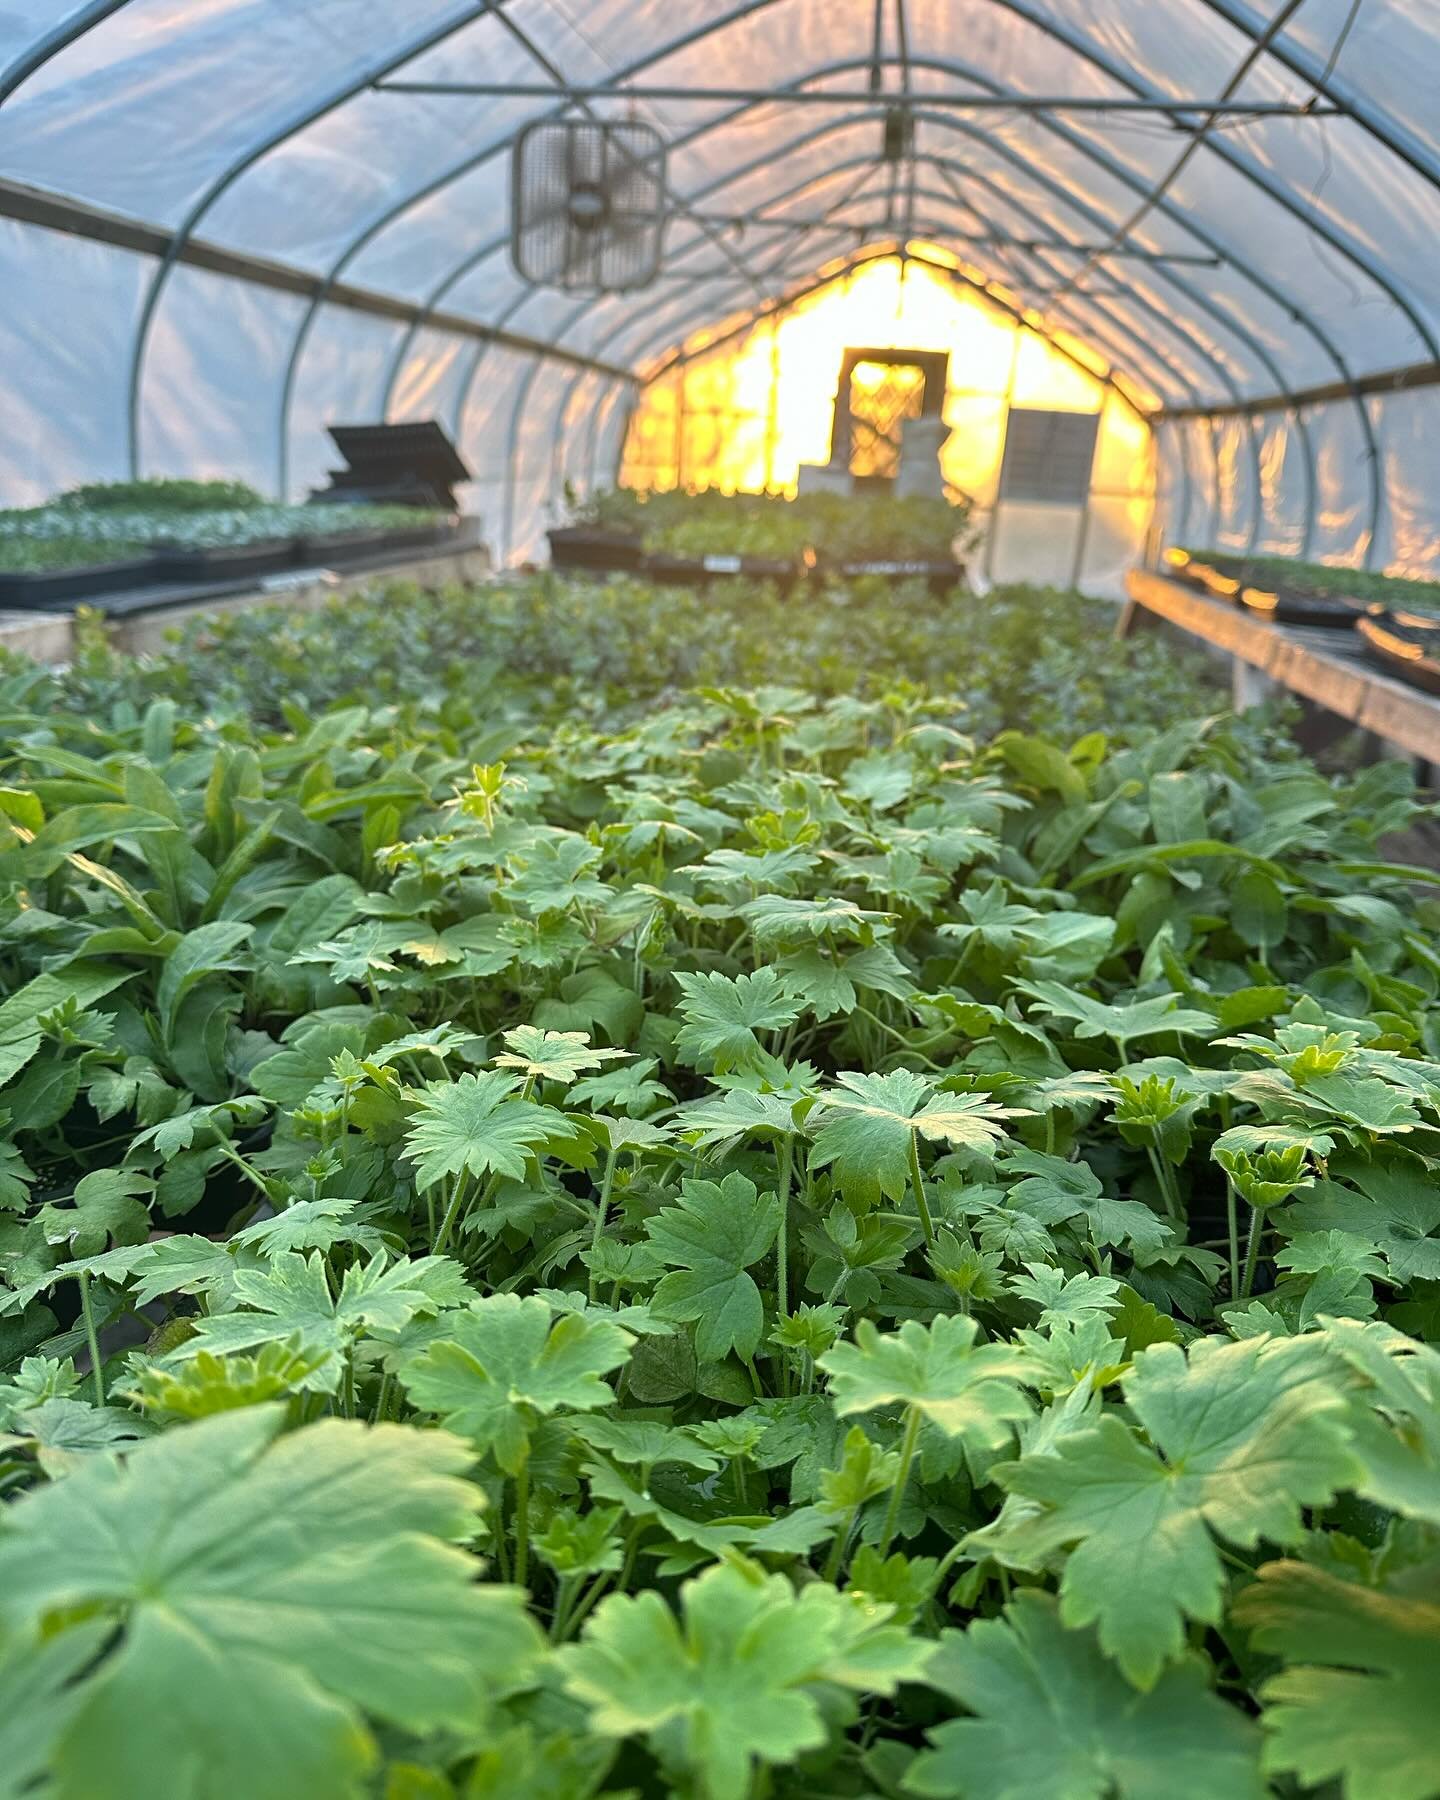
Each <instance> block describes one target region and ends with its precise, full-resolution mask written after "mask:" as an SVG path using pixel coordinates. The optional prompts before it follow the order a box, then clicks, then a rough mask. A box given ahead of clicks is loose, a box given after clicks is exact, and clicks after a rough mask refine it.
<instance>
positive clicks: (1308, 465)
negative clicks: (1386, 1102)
mask: <svg viewBox="0 0 1440 1800" xmlns="http://www.w3.org/2000/svg"><path fill="white" fill-rule="evenodd" d="M976 135H980V134H979V133H976ZM857 160H859V159H857ZM918 160H923V161H926V162H935V163H936V164H937V166H938V167H940V168H941V169H942V171H943V169H944V167H945V166H946V165H944V164H942V163H940V162H939V160H938V159H937V158H934V157H930V156H927V157H924V158H921V159H918ZM844 167H845V165H844V164H841V165H837V166H835V167H832V168H831V169H829V170H826V171H825V172H824V174H823V175H822V176H818V177H817V176H811V177H809V178H808V179H807V181H806V182H805V183H802V184H801V187H800V189H798V190H796V191H795V192H798V191H803V190H804V188H806V187H812V186H815V185H818V183H819V181H821V180H824V179H829V178H830V177H831V176H833V175H834V174H836V173H838V172H839V171H840V170H841V169H843V168H844ZM965 172H966V173H967V175H968V176H969V177H970V178H971V179H974V180H980V181H982V182H983V184H984V185H985V187H986V190H987V192H990V193H995V194H997V195H998V196H999V198H1000V199H1001V202H1002V204H1004V205H1006V206H1008V207H1010V208H1012V209H1013V210H1014V211H1015V212H1017V213H1018V214H1019V215H1020V216H1021V217H1023V218H1026V219H1029V220H1032V221H1034V222H1036V223H1039V224H1040V225H1042V227H1044V228H1045V229H1047V230H1050V229H1053V227H1052V226H1050V225H1049V223H1048V221H1045V220H1043V219H1042V218H1040V216H1039V215H1037V214H1035V213H1033V212H1032V211H1031V210H1030V209H1029V208H1028V207H1027V206H1026V205H1025V204H1024V203H1023V202H1022V201H1020V200H1018V199H1016V198H1015V197H1013V196H1011V195H1009V194H1007V193H1005V192H1004V190H1000V189H997V188H995V187H994V185H993V183H991V182H989V181H988V179H986V178H984V177H981V176H979V175H977V174H976V173H975V172H974V171H970V170H967V171H965ZM795 192H792V193H790V194H788V195H786V196H783V197H781V198H777V199H776V200H774V201H773V202H771V204H777V205H778V204H783V203H784V200H785V199H791V198H794V197H795ZM942 198H948V197H942ZM960 204H962V205H967V206H968V210H969V211H971V212H973V213H974V214H975V215H976V216H977V217H980V218H982V219H984V218H985V215H984V214H983V213H982V212H981V211H980V209H979V208H977V207H975V206H974V205H973V204H969V203H966V202H964V201H963V200H962V201H961V202H960ZM920 260H924V259H920ZM851 266H854V263H853V261H852V264H851ZM932 266H933V265H932ZM836 278H838V276H837V275H831V276H829V277H827V278H826V280H827V281H828V280H831V279H836ZM1007 279H1008V277H1007ZM820 285H823V283H822V284H820ZM971 285H975V284H971ZM1180 285H1181V286H1182V288H1183V287H1185V286H1186V284H1184V283H1181V284H1180ZM982 291H983V290H982ZM990 297H991V298H992V300H993V299H994V296H990ZM1084 298H1087V299H1090V300H1091V301H1092V302H1093V300H1094V296H1084ZM1195 298H1196V299H1203V297H1202V296H1199V295H1197V296H1195ZM1130 301H1131V303H1132V304H1134V305H1137V306H1139V307H1140V308H1141V310H1142V311H1144V312H1146V313H1147V314H1149V315H1150V316H1151V317H1152V318H1154V319H1155V320H1156V321H1158V322H1159V323H1160V324H1161V325H1162V326H1163V327H1164V328H1165V329H1166V330H1168V331H1172V332H1174V331H1176V329H1177V328H1176V326H1175V325H1174V323H1173V321H1172V320H1170V318H1169V317H1168V315H1167V314H1166V313H1165V312H1164V310H1163V309H1162V308H1160V307H1157V306H1156V305H1155V304H1154V303H1153V302H1151V301H1148V300H1146V299H1145V297H1144V296H1143V295H1141V294H1138V293H1132V294H1131V295H1130ZM792 304H793V302H792ZM1098 310H1100V311H1101V312H1102V314H1103V316H1104V317H1105V318H1106V319H1107V320H1108V321H1109V322H1110V323H1111V324H1113V325H1114V326H1115V327H1116V329H1117V330H1118V331H1119V332H1120V334H1121V339H1122V342H1127V343H1128V342H1130V341H1131V340H1133V339H1134V337H1135V335H1136V334H1135V333H1134V331H1133V328H1132V327H1131V325H1130V324H1129V322H1128V321H1123V320H1120V319H1117V318H1116V317H1115V315H1114V314H1113V313H1112V312H1111V311H1110V309H1109V308H1107V307H1103V306H1102V307H1099V308H1098ZM1207 310H1210V311H1213V312H1215V316H1216V318H1217V320H1218V322H1219V323H1220V324H1221V326H1222V327H1228V328H1230V329H1232V330H1235V331H1236V335H1237V336H1239V337H1240V338H1241V340H1242V341H1245V342H1247V343H1248V347H1249V348H1250V349H1251V350H1252V351H1253V353H1254V354H1255V355H1256V357H1257V359H1258V360H1259V362H1260V363H1261V365H1262V366H1263V367H1266V368H1268V370H1269V372H1270V374H1271V376H1272V378H1273V379H1275V380H1276V381H1277V383H1279V384H1280V385H1281V386H1282V387H1283V377H1282V376H1281V374H1280V371H1279V369H1278V367H1277V366H1276V365H1275V363H1274V361H1273V359H1272V358H1271V357H1270V355H1269V353H1268V352H1267V351H1266V350H1265V348H1264V346H1263V345H1261V344H1259V343H1258V342H1256V341H1255V340H1253V339H1249V337H1248V334H1247V333H1244V332H1242V331H1239V330H1237V329H1236V328H1235V327H1233V326H1231V325H1230V322H1229V320H1228V317H1227V315H1225V314H1224V313H1222V312H1219V311H1218V310H1216V309H1214V308H1213V307H1207ZM697 316H698V317H703V316H704V315H703V313H700V314H699V315H697ZM759 316H760V315H758V314H757V315H754V317H753V318H752V320H751V321H750V322H748V323H747V325H746V327H745V329H750V328H751V326H752V325H753V324H754V323H757V322H758V319H759ZM1012 316H1013V313H1012ZM1076 323H1077V328H1078V330H1079V333H1080V335H1081V336H1082V337H1086V338H1089V339H1090V340H1091V341H1094V342H1097V343H1098V344H1100V345H1101V346H1102V347H1103V348H1104V349H1105V350H1106V353H1107V354H1108V355H1110V356H1112V357H1113V356H1114V354H1115V352H1114V347H1113V345H1112V344H1111V343H1110V342H1109V341H1108V333H1102V332H1100V331H1097V329H1096V328H1095V326H1094V324H1093V322H1092V321H1089V320H1087V319H1085V318H1083V317H1082V318H1081V319H1079V320H1077V321H1076ZM621 329H622V330H623V329H624V327H622V328H621ZM671 329H672V327H671V326H669V325H667V327H666V330H667V332H668V331H670V330H671ZM1031 329H1033V327H1031ZM1041 335H1044V334H1043V333H1042V334H1041ZM613 341H614V339H613V337H612V338H607V339H605V340H604V342H605V344H607V345H609V344H610V343H613ZM706 348H707V349H710V348H713V346H707V347H706ZM1193 348H1194V349H1195V350H1196V351H1197V352H1198V353H1199V354H1200V355H1201V356H1202V358H1203V359H1204V360H1205V361H1206V362H1207V363H1209V364H1210V366H1211V367H1213V368H1214V369H1215V371H1216V373H1217V374H1218V375H1219V377H1220V379H1221V382H1222V384H1223V385H1224V386H1225V387H1226V388H1227V390H1228V391H1229V392H1230V393H1231V394H1232V396H1233V397H1234V400H1235V402H1236V404H1237V405H1238V406H1243V401H1242V400H1241V397H1240V395H1239V392H1238V390H1237V389H1236V387H1235V384H1234V382H1233V381H1232V380H1231V378H1230V375H1229V371H1228V370H1226V369H1225V367H1224V365H1223V364H1222V363H1220V362H1219V361H1218V359H1217V358H1215V357H1214V356H1213V355H1211V354H1210V353H1209V352H1208V351H1206V350H1204V349H1203V347H1201V346H1198V345H1196V346H1193ZM628 354H630V353H629V352H628V351H627V355H628ZM1130 354H1131V355H1132V356H1133V351H1131V352H1130ZM1160 360H1161V361H1162V362H1164V363H1165V364H1166V365H1167V366H1171V365H1169V359H1168V358H1165V357H1161V359H1160ZM659 373H663V370H662V371H657V375H658V374H659ZM1179 378H1180V380H1181V383H1182V385H1183V386H1186V387H1189V385H1190V383H1189V380H1188V377H1185V376H1183V375H1181V376H1180V377H1179ZM574 385H575V383H574V381H573V380H572V382H571V385H570V391H573V389H574ZM1192 391H1193V390H1192ZM1122 397H1123V398H1125V399H1126V400H1127V402H1128V400H1129V397H1128V396H1122ZM1242 416H1243V417H1244V419H1245V426H1244V429H1245V433H1246V441H1247V443H1248V445H1249V448H1250V456H1251V462H1252V465H1253V471H1254V476H1255V495H1256V500H1255V507H1256V510H1255V512H1254V513H1253V515H1252V521H1251V526H1252V529H1251V542H1252V545H1253V543H1254V542H1256V541H1258V537H1259V533H1260V530H1261V528H1262V525H1263V513H1262V512H1261V510H1260V508H1261V506H1262V503H1263V495H1262V486H1261V459H1260V449H1259V443H1258V440H1257V438H1256V435H1255V429H1254V421H1253V419H1251V418H1250V417H1249V415H1248V414H1242ZM1292 416H1293V417H1294V418H1295V421H1296V427H1297V433H1298V435H1299V438H1300V442H1301V450H1302V459H1303V460H1302V467H1303V472H1304V476H1305V484H1306V501H1307V505H1306V521H1307V526H1306V530H1307V547H1308V538H1309V535H1310V527H1311V522H1312V521H1313V516H1314V504H1315V494H1316V472H1315V459H1314V446H1313V444H1312V442H1311V439H1310V434H1309V430H1308V426H1307V424H1306V421H1305V419H1304V416H1303V414H1302V413H1300V412H1299V411H1298V410H1296V411H1295V412H1294V413H1293V415H1292Z"/></svg>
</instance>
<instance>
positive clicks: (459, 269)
mask: <svg viewBox="0 0 1440 1800" xmlns="http://www.w3.org/2000/svg"><path fill="white" fill-rule="evenodd" d="M768 3H774V0H768ZM885 60H886V62H887V63H888V62H892V61H893V60H894V59H893V58H887V59H885ZM871 66H872V59H868V58H866V59H854V58H851V59H848V60H845V61H841V62H835V63H828V64H825V65H823V66H821V67H819V68H816V69H812V70H808V71H807V72H806V73H805V74H803V75H800V76H797V77H796V78H795V79H794V80H793V81H791V82H787V83H785V84H784V85H783V86H782V87H780V88H777V89H775V90H774V92H775V93H788V92H793V91H797V90H799V89H801V88H803V87H804V86H805V85H806V84H807V83H810V82H814V81H824V80H829V79H831V78H833V77H834V76H837V75H844V74H850V73H853V72H855V71H857V70H868V69H869V68H870V67H871ZM911 66H913V67H918V68H927V69H935V70H937V71H940V72H943V73H946V74H950V75H954V76H956V77H957V78H959V79H961V80H964V81H968V82H970V83H971V84H972V85H973V86H977V87H980V88H982V89H985V90H986V91H988V92H990V93H995V94H999V93H1002V92H1004V91H1005V90H1004V89H1003V88H1002V87H1001V85H1000V84H999V83H997V82H995V81H993V80H992V79H991V78H990V77H989V76H988V75H986V74H984V73H982V72H981V71H979V70H976V69H974V68H971V67H970V66H969V65H967V64H965V63H960V62H956V61H954V60H953V59H940V58H933V57H917V58H912V59H911ZM856 98H857V99H860V98H861V96H859V95H857V96H856ZM771 102H772V96H766V97H765V98H763V99H756V100H749V101H744V102H742V103H740V104H739V105H737V106H734V107H732V108H730V109H729V110H728V111H726V112H724V113H721V114H718V115H716V117H714V118H712V119H709V120H706V121H705V122H704V123H702V124H701V125H699V126H696V127H695V128H694V129H692V130H691V131H689V132H686V133H684V134H683V135H682V136H681V137H679V138H677V139H675V140H674V142H673V143H672V144H671V146H670V148H671V149H672V150H677V149H684V148H687V147H688V146H690V145H691V144H693V143H695V142H697V141H698V140H699V139H701V138H703V137H706V136H708V135H709V134H710V133H712V132H714V131H718V130H722V129H724V128H725V127H726V126H727V125H729V124H731V123H733V122H735V121H736V120H738V119H740V118H742V117H743V116H745V115H746V114H748V113H750V112H753V111H755V110H757V109H758V108H761V107H763V106H766V105H769V104H771ZM852 117H853V116H852ZM847 122H848V121H842V122H841V123H847ZM1047 122H1048V121H1047ZM818 135H820V134H819V133H813V134H807V135H802V136H801V137H799V138H798V139H795V140H792V141H791V143H789V144H788V145H786V146H785V148H786V149H787V150H789V149H793V148H797V147H802V146H803V145H804V144H806V143H808V142H810V141H812V139H813V138H814V137H815V136H818ZM1062 135H1063V136H1064V139H1065V141H1066V142H1067V143H1068V144H1070V145H1071V147H1072V148H1076V149H1079V150H1080V152H1081V153H1082V154H1083V155H1087V156H1090V157H1091V158H1092V159H1093V160H1098V157H1099V153H1098V152H1097V151H1096V150H1095V149H1094V147H1092V146H1090V145H1089V144H1088V143H1087V142H1086V141H1085V140H1084V139H1083V138H1079V137H1076V136H1073V135H1072V134H1070V133H1063V134H1062ZM772 160H773V153H771V154H767V155H765V156H763V157H760V158H757V159H755V160H754V161H752V162H751V163H749V164H746V165H744V168H745V172H747V173H748V172H751V171H753V170H755V169H758V168H761V167H763V166H765V164H766V163H768V162H770V161H772ZM714 191H716V184H714V183H711V184H708V185H707V186H705V187H702V188H700V189H698V190H696V192H695V195H694V196H693V197H694V198H704V197H705V196H706V195H708V194H710V193H712V192H714ZM776 204H779V202H778V201H776V200H775V199H773V198H772V199H769V200H767V201H766V202H765V205H766V206H767V207H769V206H773V205H776ZM1094 216H1095V218H1096V219H1097V220H1098V218H1099V215H1098V214H1097V215H1094ZM507 242H508V233H506V234H504V235H503V236H499V237H495V238H492V239H490V240H489V242H488V243H486V244H482V245H481V246H480V247H479V248H478V249H477V250H475V251H472V252H470V253H469V254H468V255H467V256H466V257H465V258H464V259H463V260H462V262H461V263H459V264H457V265H456V266H455V268H453V269H452V270H451V271H449V273H448V274H446V275H445V276H444V277H442V279H441V281H440V283H439V284H438V285H437V286H436V288H435V289H433V290H432V292H431V294H430V296H429V297H428V298H427V300H426V302H425V309H426V310H427V311H428V310H429V309H431V308H433V307H438V306H439V304H440V302H441V300H443V299H444V297H445V295H446V294H448V293H449V292H450V291H451V290H452V288H453V287H454V285H455V284H456V282H458V281H459V280H462V279H463V278H464V277H465V276H466V275H468V274H469V273H470V272H471V271H472V270H473V269H475V268H476V267H478V266H479V264H480V263H482V262H484V261H485V260H486V258H487V257H488V256H491V255H494V254H497V253H498V251H499V250H501V249H503V248H504V246H505V244H506V243H507ZM1226 260H1227V261H1233V266H1235V267H1236V268H1237V270H1239V272H1240V273H1241V274H1242V276H1243V275H1244V273H1245V270H1244V266H1243V265H1242V264H1240V263H1239V262H1238V260H1234V259H1230V258H1228V257H1227V258H1226ZM1177 285H1178V284H1177ZM1181 291H1187V290H1185V289H1183V288H1182V289H1181ZM1189 297H1190V298H1192V299H1193V298H1195V295H1194V294H1193V293H1190V294H1189ZM507 316H508V315H507ZM422 323H423V315H422V319H421V320H419V321H417V322H416V323H415V324H414V325H413V326H412V327H411V328H410V331H409V332H408V333H407V336H406V339H405V341H404V342H403V343H402V344H401V345H400V346H399V348H398V350H397V354H396V359H395V361H394V362H392V366H391V376H390V380H389V381H388V382H387V386H386V393H387V395H388V393H389V392H390V390H391V388H392V387H393V383H394V380H395V379H396V376H397V374H398V368H399V364H400V363H401V362H402V361H403V358H404V356H405V355H406V354H407V353H408V349H409V346H410V343H411V342H412V341H413V337H414V334H415V333H416V332H418V330H419V329H420V326H421V324H422ZM1237 335H1238V334H1237ZM1272 372H1274V371H1273V370H1272ZM1277 379H1278V375H1277ZM1281 391H1282V392H1284V391H1286V390H1285V384H1284V383H1283V381H1282V382H1281Z"/></svg>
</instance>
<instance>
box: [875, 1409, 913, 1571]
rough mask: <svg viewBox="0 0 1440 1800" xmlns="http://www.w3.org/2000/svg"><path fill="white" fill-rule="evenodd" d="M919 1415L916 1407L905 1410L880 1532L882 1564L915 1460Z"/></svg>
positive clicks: (897, 1522) (888, 1549)
mask: <svg viewBox="0 0 1440 1800" xmlns="http://www.w3.org/2000/svg"><path fill="white" fill-rule="evenodd" d="M920 1420H921V1413H920V1408H919V1407H918V1406H907V1407H906V1408H905V1436H904V1438H903V1439H902V1440H901V1444H900V1467H899V1468H898V1469H897V1470H896V1472H895V1485H894V1487H893V1488H892V1489H891V1490H890V1504H889V1506H887V1507H886V1508H885V1524H884V1526H883V1528H882V1530H881V1532H880V1543H879V1554H880V1560H881V1561H882V1562H883V1561H884V1560H885V1558H886V1557H887V1556H888V1555H889V1554H890V1545H891V1542H892V1540H893V1539H894V1536H895V1528H896V1526H897V1525H899V1523H900V1502H901V1500H902V1499H903V1498H904V1496H905V1487H906V1484H907V1483H908V1481H909V1480H910V1465H911V1463H912V1462H914V1460H915V1446H916V1444H917V1443H919V1441H920Z"/></svg>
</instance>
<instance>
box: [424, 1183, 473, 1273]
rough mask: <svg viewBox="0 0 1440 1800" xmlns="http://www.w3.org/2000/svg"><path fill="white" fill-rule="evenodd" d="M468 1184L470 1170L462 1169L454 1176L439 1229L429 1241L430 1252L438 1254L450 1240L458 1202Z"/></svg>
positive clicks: (433, 1254) (458, 1205)
mask: <svg viewBox="0 0 1440 1800" xmlns="http://www.w3.org/2000/svg"><path fill="white" fill-rule="evenodd" d="M469 1185H470V1171H469V1170H468V1169H462V1170H461V1171H460V1173H459V1174H458V1175H457V1176H456V1177H455V1186H454V1188H453V1189H452V1190H451V1193H450V1204H449V1205H448V1206H447V1207H446V1208H445V1216H444V1218H442V1219H441V1221H440V1229H439V1230H438V1231H437V1232H436V1233H435V1236H434V1238H433V1239H432V1240H431V1243H430V1254H431V1255H432V1256H439V1255H440V1253H441V1251H442V1250H444V1248H445V1246H446V1245H447V1244H448V1243H449V1242H450V1233H451V1231H452V1229H453V1228H454V1225H455V1220H456V1218H457V1217H458V1215H459V1212H460V1204H461V1202H462V1201H463V1200H464V1198H465V1190H466V1189H467V1188H468V1187H469Z"/></svg>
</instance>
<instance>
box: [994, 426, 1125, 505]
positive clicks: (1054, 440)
mask: <svg viewBox="0 0 1440 1800" xmlns="http://www.w3.org/2000/svg"><path fill="white" fill-rule="evenodd" d="M1099 425H1100V415H1099V414H1098V413H1076V412H1042V411H1040V410H1039V409H1038V408H1030V407H1019V406H1016V407H1012V408H1011V409H1010V423H1009V426H1008V427H1007V429H1006V433H1005V460H1004V462H1003V463H1002V464H1001V468H1000V497H1001V498H1002V499H1003V500H1041V501H1048V502H1049V503H1050V504H1051V505H1055V506H1080V505H1083V504H1084V500H1085V496H1086V495H1087V494H1088V493H1089V491H1090V466H1091V464H1092V463H1093V462H1094V460H1095V436H1096V432H1097V431H1098V429H1099Z"/></svg>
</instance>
